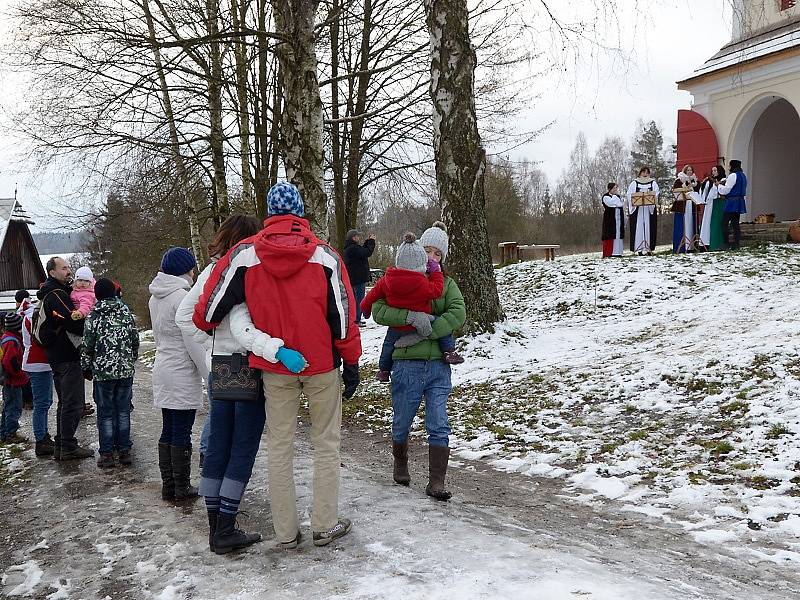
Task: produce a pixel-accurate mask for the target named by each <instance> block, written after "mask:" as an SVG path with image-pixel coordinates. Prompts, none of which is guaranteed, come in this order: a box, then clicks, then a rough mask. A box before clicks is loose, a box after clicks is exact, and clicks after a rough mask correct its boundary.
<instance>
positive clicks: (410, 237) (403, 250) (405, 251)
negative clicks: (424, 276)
mask: <svg viewBox="0 0 800 600" xmlns="http://www.w3.org/2000/svg"><path fill="white" fill-rule="evenodd" d="M394 264H395V266H396V267H397V268H398V269H408V270H409V271H416V272H417V273H424V272H425V271H426V270H427V266H428V254H427V253H426V252H425V248H423V247H422V244H420V243H419V242H418V241H417V236H415V235H414V234H413V233H411V232H410V231H409V232H408V233H406V234H405V235H404V236H403V243H402V244H400V247H399V248H398V249H397V256H395V260H394Z"/></svg>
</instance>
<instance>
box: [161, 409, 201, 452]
mask: <svg viewBox="0 0 800 600" xmlns="http://www.w3.org/2000/svg"><path fill="white" fill-rule="evenodd" d="M196 412H197V411H196V410H194V409H189V410H178V409H174V408H162V409H161V424H162V425H161V437H160V438H159V440H158V442H159V444H169V445H170V446H180V447H181V448H188V447H190V446H191V445H192V426H193V425H194V416H195V413H196Z"/></svg>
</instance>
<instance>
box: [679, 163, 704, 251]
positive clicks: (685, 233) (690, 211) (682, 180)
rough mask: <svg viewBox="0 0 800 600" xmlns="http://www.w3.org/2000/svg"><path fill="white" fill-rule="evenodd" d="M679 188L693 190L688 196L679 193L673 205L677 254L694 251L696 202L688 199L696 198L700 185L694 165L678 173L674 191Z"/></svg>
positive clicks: (687, 166)
mask: <svg viewBox="0 0 800 600" xmlns="http://www.w3.org/2000/svg"><path fill="white" fill-rule="evenodd" d="M679 188H691V190H692V191H691V193H689V192H687V193H686V194H684V193H681V192H679V193H678V195H677V196H676V198H675V201H674V202H673V203H672V212H674V213H675V217H674V225H673V228H672V251H673V252H674V253H675V254H679V253H680V254H682V253H684V252H692V251H693V250H694V239H695V237H694V229H695V227H694V221H695V219H694V202H693V201H692V200H690V199H688V198H691V197H694V196H693V194H694V193H696V192H697V190H698V189H699V184H698V183H697V177H696V176H695V174H694V168H693V167H692V165H686V166H685V167H683V171H681V172H680V173H678V178H677V179H676V180H675V185H673V186H672V189H679Z"/></svg>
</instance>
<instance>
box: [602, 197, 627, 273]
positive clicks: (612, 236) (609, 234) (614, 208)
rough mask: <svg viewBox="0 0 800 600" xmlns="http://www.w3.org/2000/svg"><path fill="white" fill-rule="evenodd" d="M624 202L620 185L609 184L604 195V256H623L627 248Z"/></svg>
mask: <svg viewBox="0 0 800 600" xmlns="http://www.w3.org/2000/svg"><path fill="white" fill-rule="evenodd" d="M623 206H624V202H623V201H622V198H620V197H619V186H617V184H616V183H609V184H608V193H606V194H605V195H604V196H603V231H602V236H601V239H602V240H603V258H609V257H611V256H622V254H623V252H624V250H625V244H624V242H623V238H624V237H625V216H624V214H623V212H622V207H623Z"/></svg>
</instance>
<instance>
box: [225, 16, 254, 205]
mask: <svg viewBox="0 0 800 600" xmlns="http://www.w3.org/2000/svg"><path fill="white" fill-rule="evenodd" d="M247 4H248V2H247V1H246V0H231V25H232V27H233V31H234V33H238V32H240V31H241V30H242V28H244V26H245V19H246V18H247ZM233 55H234V58H235V61H236V98H237V101H238V103H239V150H240V159H241V162H242V202H244V203H245V205H247V204H249V205H251V206H253V208H254V209H256V210H258V207H257V205H256V204H255V203H254V198H253V181H252V175H251V173H250V107H249V104H248V102H247V47H246V46H245V42H244V39H237V40H236V41H235V42H234V43H233Z"/></svg>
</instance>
